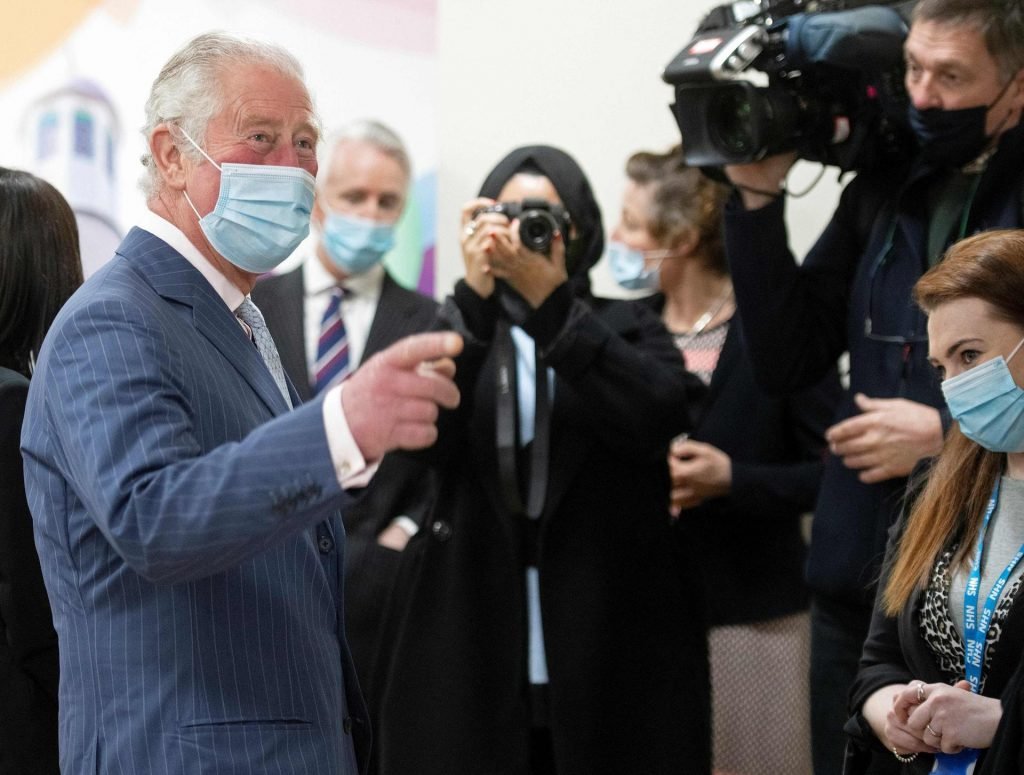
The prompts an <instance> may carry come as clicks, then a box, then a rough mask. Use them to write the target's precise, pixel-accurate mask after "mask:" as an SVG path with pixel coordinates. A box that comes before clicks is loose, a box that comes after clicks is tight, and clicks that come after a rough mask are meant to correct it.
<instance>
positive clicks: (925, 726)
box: [924, 724, 942, 739]
mask: <svg viewBox="0 0 1024 775" xmlns="http://www.w3.org/2000/svg"><path fill="white" fill-rule="evenodd" d="M924 728H925V729H927V730H928V732H929V734H931V735H933V736H934V737H937V738H940V739H941V738H942V735H940V734H939V733H938V732H936V731H935V730H934V729H932V725H931V724H925V725H924Z"/></svg>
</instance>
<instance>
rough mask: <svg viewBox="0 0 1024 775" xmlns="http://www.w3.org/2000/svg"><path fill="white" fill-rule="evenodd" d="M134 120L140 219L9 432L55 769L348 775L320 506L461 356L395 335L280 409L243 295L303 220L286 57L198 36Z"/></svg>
mask: <svg viewBox="0 0 1024 775" xmlns="http://www.w3.org/2000/svg"><path fill="white" fill-rule="evenodd" d="M146 114H147V122H146V129H145V133H146V137H147V141H148V154H147V156H146V157H145V159H144V163H145V165H146V167H147V172H148V176H147V180H146V188H147V194H148V201H147V204H148V207H149V212H147V213H146V215H145V216H144V218H143V219H141V223H140V226H139V227H136V228H134V229H132V230H131V231H130V232H129V234H128V236H127V237H126V238H125V240H124V242H123V243H122V244H121V246H120V247H119V248H118V251H117V255H116V256H115V257H114V258H113V259H112V260H111V261H110V262H109V263H107V264H106V265H105V266H104V267H103V268H102V269H101V270H100V271H99V272H97V273H96V274H94V275H93V276H92V277H91V278H90V279H89V281H88V282H86V284H85V285H83V286H82V288H81V289H80V290H79V291H78V292H77V293H75V295H74V296H72V298H71V299H70V300H69V301H68V303H67V304H66V305H65V306H64V307H63V309H62V310H61V312H60V314H59V315H58V316H57V318H56V319H55V321H54V323H53V325H52V326H51V328H50V331H49V334H48V335H47V338H46V341H45V343H44V345H43V347H42V349H41V351H40V353H39V358H38V361H37V368H36V371H35V374H34V378H33V380H32V384H31V387H30V388H29V397H28V403H27V407H26V412H25V424H24V430H23V433H22V453H23V456H24V460H25V482H26V494H27V496H28V501H29V506H30V509H31V511H32V516H33V520H34V523H35V536H36V545H37V547H38V549H39V554H40V561H41V565H42V570H43V577H44V581H45V583H46V587H47V592H48V594H49V597H50V600H51V603H52V605H53V615H54V624H55V627H56V630H57V634H58V639H59V646H60V649H59V650H60V660H61V669H60V676H61V678H60V694H59V704H60V717H61V718H60V765H61V772H63V773H82V774H83V775H84V773H95V772H140V773H141V772H147V773H149V772H160V773H180V774H181V775H186V773H187V774H188V775H196V774H197V773H199V774H200V775H202V774H203V773H212V772H217V773H222V774H224V773H252V772H288V773H324V772H331V773H344V775H354V774H355V773H356V772H358V771H359V770H360V769H365V766H366V762H367V751H368V748H369V729H368V724H367V723H365V716H366V713H365V708H364V705H363V700H362V697H361V693H360V691H359V686H358V682H357V681H356V679H355V674H354V669H353V666H352V661H351V656H350V652H349V649H348V646H347V644H346V641H345V637H344V634H343V626H344V621H343V611H344V606H343V604H342V601H341V594H342V582H341V579H342V574H343V565H342V561H341V558H340V552H341V550H342V549H343V547H344V535H345V534H344V530H343V529H342V526H341V521H340V514H339V510H340V509H342V508H345V507H346V506H347V504H348V503H349V501H350V496H349V495H348V494H347V493H346V489H347V488H349V487H352V486H356V485H359V484H360V483H361V482H360V477H361V476H365V475H366V473H367V472H368V471H369V470H372V466H373V464H374V463H376V462H377V461H378V460H379V459H380V458H381V457H382V456H383V455H384V453H385V452H387V451H388V450H390V449H395V448H398V447H402V448H420V447H423V446H427V445H430V444H431V443H432V442H433V440H434V439H435V438H436V436H437V429H436V427H435V421H436V418H437V414H438V407H439V406H446V407H451V406H454V405H455V404H456V403H457V402H458V393H457V390H456V388H455V386H454V384H453V383H452V382H451V374H452V373H453V368H454V367H453V364H452V362H451V360H450V358H451V356H454V355H455V354H456V353H457V352H458V351H459V350H460V348H461V342H460V341H459V340H458V337H455V336H452V338H450V339H447V338H445V335H443V334H424V335H421V336H419V337H415V338H412V339H408V340H405V341H403V342H401V343H399V344H398V345H396V346H394V347H392V348H389V349H388V350H386V351H384V352H382V353H380V354H378V355H377V356H375V357H374V358H373V359H372V360H371V361H370V362H369V363H366V364H364V366H363V368H362V369H360V371H359V373H358V374H356V375H353V377H352V378H351V379H349V380H347V381H346V382H345V383H344V385H337V386H335V387H333V388H331V389H329V390H327V391H325V392H324V393H323V394H321V395H320V396H318V397H317V398H316V399H315V400H313V401H310V402H309V403H307V404H305V405H303V406H297V405H298V404H299V403H300V400H299V396H298V394H297V393H296V392H295V389H294V387H293V386H292V385H291V384H290V383H289V381H288V380H287V378H286V377H285V375H284V372H283V370H282V368H281V363H280V358H279V356H278V354H277V349H276V347H275V345H274V343H273V340H272V338H271V337H270V335H269V333H268V332H267V329H266V325H265V323H264V322H263V318H262V315H261V314H260V312H259V310H258V308H257V307H256V306H255V305H254V304H253V303H252V301H251V299H249V298H248V296H247V294H248V293H249V292H250V291H251V290H252V287H253V286H254V285H255V282H256V278H257V277H258V276H259V275H260V274H263V273H265V272H267V271H270V270H271V269H273V268H274V267H275V266H277V265H278V264H279V263H280V262H281V261H283V260H284V258H286V257H287V256H288V255H289V254H290V253H291V252H292V251H293V250H294V249H295V246H296V245H297V244H298V243H299V242H300V241H301V240H302V239H303V238H304V237H305V235H306V234H307V233H308V230H309V215H310V211H311V208H312V199H313V187H314V175H315V173H316V171H317V161H316V158H315V148H316V144H317V142H318V132H317V128H316V127H317V124H316V119H315V112H314V109H313V105H312V101H311V99H310V97H309V93H308V91H307V89H306V87H305V84H304V82H303V76H302V70H301V67H300V66H299V64H298V62H297V61H296V60H295V59H294V57H292V56H291V55H290V54H289V53H288V52H287V51H284V50H283V49H281V48H280V47H277V46H273V45H269V44H264V43H258V42H255V41H251V40H246V39H242V38H238V37H234V36H230V35H225V34H208V35H201V36H199V37H198V38H196V39H195V40H193V41H191V42H190V43H189V44H187V45H186V46H185V47H184V48H183V49H182V50H181V51H179V52H178V53H177V54H175V55H174V56H173V57H172V58H171V60H170V61H169V62H168V63H167V64H166V65H165V66H164V68H163V70H162V71H161V73H160V75H159V76H158V77H157V79H156V81H154V83H153V87H152V90H151V93H150V96H149V99H148V101H147V105H146ZM428 362H429V363H428ZM293 406H294V407H296V408H295V409H294V410H292V407H293Z"/></svg>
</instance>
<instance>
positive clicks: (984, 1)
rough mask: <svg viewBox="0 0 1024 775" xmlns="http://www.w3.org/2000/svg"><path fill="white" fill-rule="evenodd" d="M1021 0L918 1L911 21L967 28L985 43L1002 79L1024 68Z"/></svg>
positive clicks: (1010, 76)
mask: <svg viewBox="0 0 1024 775" xmlns="http://www.w3.org/2000/svg"><path fill="white" fill-rule="evenodd" d="M1021 6H1022V3H1021V0H918V2H917V4H916V5H915V6H914V10H913V12H912V15H911V20H912V21H913V22H935V23H937V24H943V25H945V24H950V25H956V26H960V25H970V26H973V27H975V28H976V29H977V30H978V31H979V32H980V33H981V36H982V38H983V39H984V41H985V46H986V48H987V49H988V52H989V54H991V55H992V58H993V59H995V60H996V62H997V63H998V64H999V69H1000V70H1001V71H1002V74H1003V77H1004V78H1007V79H1009V78H1012V77H1013V76H1014V75H1016V74H1017V72H1018V71H1019V70H1020V69H1021V68H1024V8H1022V7H1021Z"/></svg>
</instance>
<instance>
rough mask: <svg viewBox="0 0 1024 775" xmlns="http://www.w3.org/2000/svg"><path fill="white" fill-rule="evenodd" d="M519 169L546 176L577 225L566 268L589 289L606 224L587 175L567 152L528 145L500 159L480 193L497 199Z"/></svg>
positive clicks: (575, 283) (575, 282) (578, 283)
mask: <svg viewBox="0 0 1024 775" xmlns="http://www.w3.org/2000/svg"><path fill="white" fill-rule="evenodd" d="M520 172H526V173H530V174H541V175H543V176H544V177H546V178H547V179H548V180H550V181H551V184H552V185H553V186H554V187H555V191H557V192H558V196H559V197H560V198H561V200H562V203H563V204H564V205H565V207H566V209H567V210H568V211H569V216H570V217H571V218H572V222H573V224H574V225H575V227H576V237H575V238H574V239H573V240H572V242H568V241H567V243H566V249H567V252H566V270H567V271H568V272H569V275H570V277H571V278H572V284H573V286H574V287H575V288H576V289H577V290H582V289H589V282H588V281H587V273H588V272H589V271H590V268H591V267H592V266H593V265H594V264H596V263H597V261H598V259H599V258H601V253H602V252H604V226H603V225H602V223H601V210H600V208H599V207H598V206H597V200H595V199H594V192H593V191H592V190H591V188H590V182H589V181H588V180H587V176H586V175H584V174H583V170H582V169H580V165H579V164H577V163H576V160H575V159H573V158H572V157H571V156H570V155H569V154H567V153H566V152H565V151H561V150H559V149H558V148H553V147H551V146H550V145H528V146H524V147H522V148H517V149H515V150H514V151H512V152H511V153H510V154H508V155H507V156H506V157H505V158H504V159H502V160H501V161H500V162H498V164H497V165H496V166H495V168H494V169H493V170H491V173H490V174H489V175H488V176H487V178H486V180H484V182H483V185H482V186H480V196H486V197H489V198H490V199H497V198H498V194H499V193H500V192H501V189H502V188H504V186H505V184H506V183H507V182H508V181H509V179H510V178H512V176H513V175H516V174H517V173H520ZM580 286H582V288H580Z"/></svg>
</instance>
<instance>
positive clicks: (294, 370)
mask: <svg viewBox="0 0 1024 775" xmlns="http://www.w3.org/2000/svg"><path fill="white" fill-rule="evenodd" d="M310 260H311V261H315V260H316V258H315V257H314V258H311V259H310ZM302 270H303V268H302V266H299V267H298V268H296V269H293V270H292V271H290V272H286V273H285V274H280V275H271V276H269V277H265V278H264V279H262V280H260V282H259V283H257V284H256V287H255V288H254V289H253V292H252V300H253V301H254V302H256V306H257V307H259V308H260V312H262V313H263V318H264V320H266V321H267V328H269V329H270V333H271V334H272V335H273V337H274V343H275V344H277V350H278V352H279V353H281V365H283V366H284V370H285V371H286V372H287V373H288V376H289V377H291V380H292V382H293V383H294V384H295V389H296V390H298V391H299V395H300V396H302V400H303V401H308V400H309V398H310V396H311V394H312V391H311V389H310V385H309V369H308V368H307V367H306V347H305V343H304V341H303V326H304V319H305V291H304V287H303V280H302ZM436 314H437V302H436V301H434V300H433V299H431V298H428V297H426V296H424V295H423V294H421V293H416V292H415V291H410V290H406V289H405V288H403V287H402V286H401V285H399V284H398V283H397V282H395V281H394V279H393V278H392V277H391V275H390V274H388V273H387V272H385V273H384V284H383V286H382V287H381V289H380V299H379V300H378V302H377V313H376V314H375V315H374V317H373V323H372V325H371V326H370V333H369V336H367V339H366V348H365V350H363V361H364V362H365V361H366V359H367V358H369V357H370V356H371V355H373V354H374V353H376V352H378V351H380V350H383V349H385V348H386V347H387V346H388V345H390V344H393V343H394V342H397V341H398V340H399V339H401V338H402V337H403V336H408V335H409V334H415V333H418V332H420V331H426V330H427V329H429V328H430V327H431V325H432V324H433V322H434V317H435V316H436Z"/></svg>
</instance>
